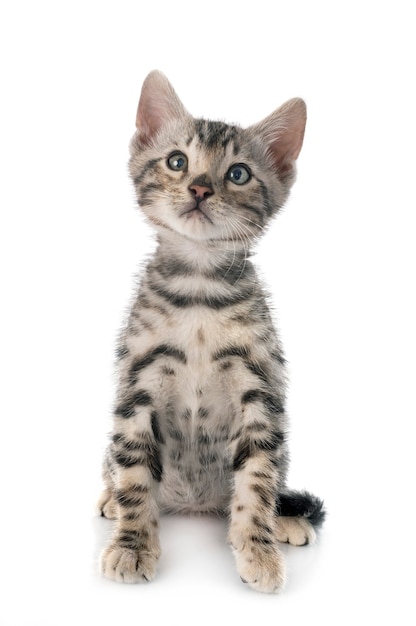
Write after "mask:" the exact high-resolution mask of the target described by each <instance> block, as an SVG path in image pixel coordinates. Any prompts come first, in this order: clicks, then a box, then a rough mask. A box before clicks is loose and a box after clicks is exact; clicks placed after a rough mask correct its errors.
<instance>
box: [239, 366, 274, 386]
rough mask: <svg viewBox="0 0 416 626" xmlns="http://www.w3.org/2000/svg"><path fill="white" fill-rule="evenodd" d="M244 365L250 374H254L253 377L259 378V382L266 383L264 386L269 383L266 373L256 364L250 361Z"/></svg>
mask: <svg viewBox="0 0 416 626" xmlns="http://www.w3.org/2000/svg"><path fill="white" fill-rule="evenodd" d="M245 365H246V367H247V369H249V370H250V372H252V373H253V374H255V376H257V377H258V378H260V380H261V381H262V382H263V383H266V384H269V383H270V381H269V378H268V376H267V375H266V372H265V371H264V369H263V368H262V367H261V366H260V365H259V364H258V363H253V362H252V361H250V362H249V363H246V364H245Z"/></svg>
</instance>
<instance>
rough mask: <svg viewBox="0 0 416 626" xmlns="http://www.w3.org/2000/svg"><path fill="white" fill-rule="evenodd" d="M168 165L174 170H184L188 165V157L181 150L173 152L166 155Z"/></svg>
mask: <svg viewBox="0 0 416 626" xmlns="http://www.w3.org/2000/svg"><path fill="white" fill-rule="evenodd" d="M167 163H168V166H169V167H170V169H171V170H174V171H175V172H184V171H185V170H186V168H187V167H188V159H187V158H186V156H185V155H184V154H183V153H182V152H174V153H173V154H171V155H170V157H168V161H167Z"/></svg>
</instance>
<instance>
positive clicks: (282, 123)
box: [250, 98, 306, 179]
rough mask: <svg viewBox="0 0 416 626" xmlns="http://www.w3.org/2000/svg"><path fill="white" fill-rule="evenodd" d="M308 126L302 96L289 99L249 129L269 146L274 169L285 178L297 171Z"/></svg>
mask: <svg viewBox="0 0 416 626" xmlns="http://www.w3.org/2000/svg"><path fill="white" fill-rule="evenodd" d="M305 125H306V104H305V102H304V101H303V100H302V99H301V98H293V99H292V100H288V101H287V102H285V104H283V105H282V106H281V107H280V108H279V109H277V110H276V111H274V112H273V113H272V114H271V115H269V116H268V117H266V119H264V120H263V121H262V122H259V123H258V124H255V125H254V126H251V127H250V131H251V132H253V133H254V134H255V135H256V136H257V137H260V138H261V139H262V141H263V142H264V143H265V144H266V145H267V147H268V151H269V153H270V155H271V157H272V159H273V163H274V165H275V168H276V170H277V172H278V174H279V176H280V178H282V179H286V178H288V177H290V176H291V175H292V174H293V173H294V165H295V161H296V159H297V158H298V156H299V152H300V150H301V148H302V143H303V136H304V134H305Z"/></svg>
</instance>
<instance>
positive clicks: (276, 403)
mask: <svg viewBox="0 0 416 626" xmlns="http://www.w3.org/2000/svg"><path fill="white" fill-rule="evenodd" d="M259 400H261V401H262V402H263V406H264V408H265V409H266V411H267V412H268V413H271V414H272V415H276V414H279V413H284V412H285V407H284V404H283V401H282V399H281V398H279V397H278V396H274V395H272V394H270V393H266V392H264V391H262V390H261V389H249V390H248V391H246V392H245V393H243V395H242V396H241V403H242V404H249V403H250V402H257V401H259Z"/></svg>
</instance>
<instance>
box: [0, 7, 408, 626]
mask: <svg viewBox="0 0 416 626" xmlns="http://www.w3.org/2000/svg"><path fill="white" fill-rule="evenodd" d="M413 11H414V7H412V3H411V2H410V1H409V2H403V1H400V0H395V1H394V2H384V1H377V2H375V1H374V2H371V1H366V0H360V1H354V0H350V1H349V2H329V1H328V2H322V1H319V0H315V1H314V2H309V1H306V0H305V1H304V2H301V1H296V0H293V1H288V0H285V2H280V1H276V2H269V1H268V2H265V1H262V0H257V1H256V2H244V1H243V0H240V1H238V0H235V1H232V2H226V1H225V0H224V1H223V2H217V1H214V0H210V1H209V2H206V3H204V4H202V3H198V2H195V1H193V2H190V1H189V0H181V2H179V1H177V2H174V1H173V0H172V1H169V2H160V1H157V0H153V1H151V2H150V1H140V0H137V1H136V2H123V1H122V0H118V1H117V2H106V1H104V0H103V1H101V2H94V1H89V0H84V1H82V2H77V1H76V0H72V1H71V2H64V1H54V2H42V1H41V0H39V1H37V2H29V1H27V2H24V1H22V2H19V1H18V0H16V1H13V2H7V1H5V2H2V4H1V9H0V48H1V49H0V59H1V81H0V90H1V94H0V107H1V115H0V151H1V155H0V157H1V163H0V179H1V182H0V202H1V205H0V208H1V214H0V215H1V228H0V238H1V240H0V254H1V271H2V276H1V291H0V294H1V305H0V311H1V327H0V332H1V350H0V354H1V367H2V372H1V388H2V391H1V405H2V418H1V419H2V422H1V444H0V445H1V455H0V461H1V516H0V524H1V535H0V538H1V548H0V571H1V578H2V579H1V586H0V589H1V591H0V594H1V597H2V599H1V601H0V623H1V625H2V626H15V625H18V626H23V625H30V626H37V625H42V626H49V625H51V626H52V625H54V626H55V625H59V626H61V625H62V626H65V625H67V624H88V625H89V624H100V626H107V625H110V624H115V623H117V624H118V625H121V624H123V623H129V624H136V623H137V624H146V623H151V624H165V623H169V624H181V625H184V626H187V625H188V624H192V625H193V624H212V623H214V624H221V623H227V622H228V623H236V624H241V625H249V624H252V623H255V624H262V623H266V621H267V623H269V622H270V623H276V624H282V625H283V624H285V623H290V624H301V623H302V624H319V625H320V626H322V625H327V624H328V625H329V624H331V625H332V624H348V625H349V624H376V623H380V622H381V621H383V623H384V620H385V621H386V622H390V623H396V624H400V625H407V624H414V623H415V611H414V607H413V604H414V602H413V601H412V597H413V587H414V560H415V549H414V542H415V529H414V523H415V506H414V476H415V467H414V455H415V452H414V443H413V441H414V420H415V417H416V411H415V408H416V407H415V354H416V341H415V327H414V324H415V313H416V310H415V302H414V298H415V296H414V288H415V279H414V274H415V266H416V259H415V228H414V213H415V210H416V203H415V192H414V187H415V157H414V153H415V145H416V136H415V135H416V133H415V110H416V98H415V58H416V49H415V48H416V46H415V34H414V17H413V16H414V13H413ZM154 68H158V69H161V70H162V71H164V72H165V73H166V74H167V76H168V77H169V79H170V80H171V82H172V83H173V84H174V86H175V88H176V90H177V92H178V93H179V95H180V96H181V98H182V99H183V101H184V103H185V105H186V107H187V108H188V109H189V110H190V111H191V112H192V113H194V114H195V115H198V116H206V117H212V118H214V119H215V118H217V119H218V118H221V119H225V120H227V121H231V122H240V123H241V124H243V125H248V124H251V123H254V122H256V121H258V120H260V119H261V118H263V117H264V116H266V115H267V114H269V113H270V112H271V111H272V110H273V109H274V108H277V106H279V105H280V104H281V103H282V102H283V101H284V100H285V99H287V98H289V97H292V96H302V97H303V98H305V100H306V101H307V104H308V111H309V119H308V125H307V131H306V135H305V143H304V148H303V151H302V153H301V156H300V158H299V175H298V181H297V183H296V186H295V187H294V189H293V193H292V196H291V199H290V201H289V203H288V205H287V207H286V209H285V211H284V212H283V213H282V214H281V215H280V216H279V218H278V219H277V220H276V222H275V224H274V226H273V227H272V228H271V230H270V232H269V233H268V234H267V236H266V238H265V239H264V240H263V242H262V244H261V246H260V247H259V254H258V262H259V265H260V267H261V268H262V272H263V275H264V277H265V279H266V280H267V282H268V284H269V286H270V290H271V292H272V294H273V300H274V303H275V306H276V311H277V317H278V320H279V326H280V331H281V336H282V339H283V342H284V345H285V349H286V354H287V357H288V360H289V363H290V371H291V387H290V396H289V409H290V414H291V420H292V430H291V451H292V469H291V474H290V482H291V484H292V486H293V487H298V488H303V487H305V488H309V489H311V490H312V491H314V492H316V493H317V494H318V495H320V496H322V497H324V499H325V501H326V504H327V507H328V510H329V517H328V521H327V523H326V525H325V527H324V530H323V532H322V534H321V536H320V540H319V543H318V544H317V545H315V546H312V547H307V548H303V549H300V548H299V549H295V548H289V547H284V548H283V549H284V552H285V554H286V560H287V566H288V583H287V587H286V589H285V590H284V591H283V592H282V593H281V594H279V595H277V596H267V595H262V594H256V592H254V591H252V590H250V589H248V588H247V587H246V586H244V585H243V584H242V583H241V581H240V580H239V577H238V575H237V574H236V572H235V569H234V563H233V558H232V555H231V553H230V551H229V549H228V548H227V547H226V546H225V534H226V531H225V527H224V523H223V522H221V521H219V520H212V519H204V518H201V519H198V518H197V519H191V518H164V519H163V520H162V545H163V550H164V552H163V556H162V558H161V561H160V567H159V576H158V578H157V579H156V580H155V581H154V582H153V583H151V584H149V585H147V586H135V585H133V586H123V585H118V584H116V583H111V582H108V581H105V580H102V579H101V578H100V577H99V575H98V574H97V559H98V555H99V553H100V550H101V549H102V547H103V544H104V541H105V538H106V537H107V536H108V535H109V532H110V527H111V523H110V522H107V521H106V520H102V519H99V518H97V517H95V514H94V503H95V501H96V498H97V496H98V495H99V490H100V487H101V481H100V464H101V456H102V451H103V449H104V446H105V443H106V440H107V433H108V431H109V429H110V423H111V422H110V412H111V404H112V398H113V393H114V381H113V374H112V365H113V347H114V342H115V337H116V333H117V329H118V326H119V323H120V321H121V318H122V315H123V312H124V309H125V306H126V305H127V303H128V301H129V298H130V293H131V287H132V276H133V274H134V273H135V271H136V267H137V265H138V264H139V263H140V261H141V260H142V259H143V258H144V256H145V254H146V252H148V251H150V250H151V248H152V242H151V234H150V231H149V230H148V228H147V227H146V226H144V224H143V222H142V220H141V218H140V216H139V214H138V212H137V211H136V210H135V209H134V199H133V193H132V187H131V185H130V182H129V181H128V178H127V169H126V163H127V158H128V151H127V146H128V141H129V139H130V136H131V135H132V133H133V131H134V120H135V112H136V106H137V101H138V97H139V93H140V87H141V83H142V81H143V79H144V78H145V76H146V74H147V73H148V71H150V70H151V69H154ZM383 618H384V620H383Z"/></svg>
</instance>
